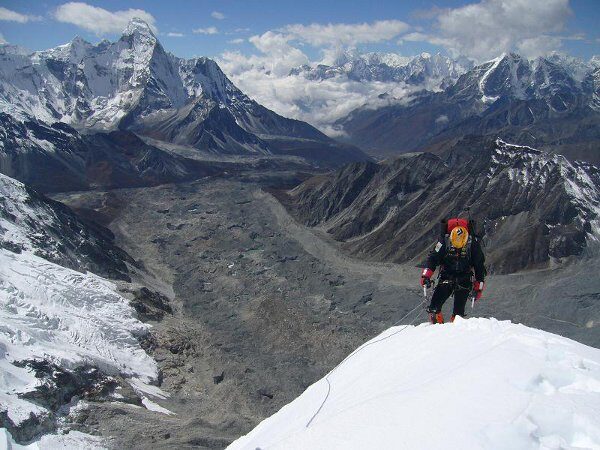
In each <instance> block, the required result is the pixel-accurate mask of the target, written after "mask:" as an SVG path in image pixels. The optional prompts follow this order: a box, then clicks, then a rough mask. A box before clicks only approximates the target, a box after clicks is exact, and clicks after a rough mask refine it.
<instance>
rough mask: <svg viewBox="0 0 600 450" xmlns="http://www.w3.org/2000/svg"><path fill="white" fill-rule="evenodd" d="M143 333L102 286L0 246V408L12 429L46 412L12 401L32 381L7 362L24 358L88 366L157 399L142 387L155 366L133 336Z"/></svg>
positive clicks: (119, 299)
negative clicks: (132, 383)
mask: <svg viewBox="0 0 600 450" xmlns="http://www.w3.org/2000/svg"><path fill="white" fill-rule="evenodd" d="M146 328H147V325H145V324H143V323H141V322H139V321H138V320H137V318H136V317H135V311H134V310H133V308H131V307H130V306H129V304H128V301H127V300H126V299H125V298H123V297H121V296H120V295H118V294H117V293H116V292H115V286H114V285H113V284H112V283H110V282H109V281H107V280H105V279H103V278H100V277H98V276H96V275H93V274H90V273H88V274H82V273H79V272H76V271H73V270H70V269H66V268H64V267H61V266H59V265H56V264H53V263H50V262H48V261H46V260H44V259H42V258H39V257H37V256H35V255H32V254H31V253H26V252H24V253H22V254H16V253H12V252H9V251H7V250H4V249H0V410H6V411H8V416H9V418H10V419H11V420H12V421H13V422H14V423H15V424H19V423H21V422H22V421H23V420H25V419H27V418H28V417H29V415H30V413H33V414H35V415H40V414H42V415H43V414H44V413H45V410H44V409H43V408H41V407H40V406H36V405H34V404H33V403H30V402H28V401H26V400H24V399H20V398H19V397H18V394H19V393H22V392H27V391H30V390H33V389H34V388H35V387H36V386H37V384H38V383H39V380H38V379H36V378H35V377H34V375H33V373H31V372H29V371H28V370H27V369H25V368H19V367H16V366H15V365H13V364H12V363H13V362H17V361H22V360H28V359H44V360H48V361H51V362H53V363H55V364H57V365H59V366H61V367H64V368H74V367H77V366H80V365H83V364H89V365H93V366H96V367H98V368H100V369H101V370H103V371H104V372H105V373H107V374H109V375H118V374H121V375H124V376H126V377H130V378H131V379H132V380H135V388H136V390H143V389H144V386H147V387H146V388H145V390H146V391H149V393H150V394H156V392H155V391H157V390H158V388H156V387H154V386H149V385H148V383H150V382H151V381H152V380H154V379H156V376H157V367H156V363H155V361H154V360H153V359H152V358H150V357H149V356H148V355H147V354H146V353H145V352H144V350H143V349H142V348H141V347H140V345H139V343H138V341H137V339H136V337H135V335H136V334H139V333H143V332H144V331H145V330H146ZM158 391H159V390H158ZM159 393H160V392H159ZM4 432H5V433H6V431H5V430H4ZM0 440H1V439H0ZM7 442H8V441H7ZM0 448H2V445H1V444H0ZM15 448H18V447H15ZM43 448H48V447H47V446H45V445H44V446H43Z"/></svg>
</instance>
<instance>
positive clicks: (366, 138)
mask: <svg viewBox="0 0 600 450" xmlns="http://www.w3.org/2000/svg"><path fill="white" fill-rule="evenodd" d="M571 63H572V61H570V60H567V59H564V58H560V57H558V56H556V55H555V56H554V57H549V58H538V59H537V60H535V61H528V60H526V59H524V58H522V57H521V56H519V55H516V54H508V55H503V56H502V57H499V58H496V59H495V60H492V61H489V62H487V63H484V64H482V65H480V66H477V67H475V68H473V69H471V70H470V71H468V72H467V73H465V74H463V75H461V76H460V77H459V78H458V80H457V81H456V82H455V83H454V84H452V85H451V86H449V87H447V88H446V89H445V90H444V91H443V92H437V93H431V92H421V93H418V94H416V95H415V96H414V97H413V98H412V99H411V100H410V101H407V102H395V103H394V102H390V105H389V106H385V107H382V108H379V109H373V108H362V109H361V108H359V109H357V110H355V111H353V112H352V113H351V114H350V115H349V116H348V117H346V118H345V119H342V120H341V121H339V122H338V125H339V126H341V127H343V129H344V130H345V131H346V132H347V133H348V134H349V136H350V139H349V141H350V142H352V143H354V144H356V145H359V146H361V147H362V148H364V149H367V150H369V151H370V152H371V153H373V154H383V155H397V154H398V153H404V152H410V151H414V150H423V149H429V150H435V151H441V150H444V149H448V148H450V147H451V146H452V145H454V144H455V143H456V141H457V140H458V139H460V138H462V137H464V136H467V135H471V134H476V135H483V136H490V137H496V136H500V137H501V138H503V139H505V140H508V141H510V142H515V143H519V144H521V145H529V146H533V147H535V148H539V149H542V150H547V151H552V152H556V153H560V154H564V155H565V156H567V157H569V158H571V159H582V160H587V161H590V162H594V163H597V162H600V153H598V151H597V145H596V144H597V142H598V141H599V140H600V132H599V131H598V130H599V129H600V127H599V126H598V124H600V109H599V108H598V68H596V67H593V66H591V65H585V64H583V63H582V64H581V65H579V66H576V67H573V64H571Z"/></svg>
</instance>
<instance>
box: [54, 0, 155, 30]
mask: <svg viewBox="0 0 600 450" xmlns="http://www.w3.org/2000/svg"><path fill="white" fill-rule="evenodd" d="M136 17H137V18H139V19H142V20H144V21H145V22H146V23H147V24H148V25H149V26H150V28H151V29H152V30H153V31H154V32H155V33H156V32H157V29H156V20H155V19H154V17H153V16H152V14H150V13H148V12H146V11H144V10H142V9H126V10H121V11H114V12H111V11H108V10H106V9H104V8H99V7H97V6H91V5H88V4H87V3H83V2H69V3H64V4H62V5H60V6H59V7H58V8H56V10H55V11H54V18H55V19H56V20H58V21H59V22H65V23H71V24H73V25H77V26H78V27H80V28H83V29H84V30H88V31H91V32H93V33H96V34H97V35H102V34H106V33H120V32H121V31H123V30H124V29H125V28H126V27H127V24H128V23H129V21H130V20H131V19H133V18H136Z"/></svg>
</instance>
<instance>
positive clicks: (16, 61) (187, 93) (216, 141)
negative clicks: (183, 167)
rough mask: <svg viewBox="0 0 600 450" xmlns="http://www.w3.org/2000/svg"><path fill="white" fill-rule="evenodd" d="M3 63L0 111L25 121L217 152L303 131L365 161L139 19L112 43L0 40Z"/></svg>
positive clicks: (253, 150)
mask: <svg viewBox="0 0 600 450" xmlns="http://www.w3.org/2000/svg"><path fill="white" fill-rule="evenodd" d="M0 61H1V63H2V64H1V68H0V111H3V112H7V113H8V114H10V115H12V116H14V117H17V118H19V120H21V121H22V120H27V118H28V117H35V118H37V119H38V120H39V121H43V122H46V123H48V124H50V123H54V122H57V121H60V122H64V123H67V124H70V125H71V126H72V127H74V128H76V129H78V130H83V131H84V132H85V133H92V132H100V131H102V132H106V131H114V130H117V129H120V130H131V131H135V132H136V133H138V134H144V135H148V136H151V137H154V138H157V139H161V140H166V141H168V142H172V143H177V144H185V145H191V146H194V147H196V148H198V149H201V150H203V151H207V152H212V153H218V154H249V155H252V154H259V155H269V154H278V153H284V154H288V153H290V152H289V147H286V146H285V145H282V143H281V142H280V141H281V140H282V139H283V140H286V139H288V140H292V141H294V140H296V139H303V140H306V142H307V144H308V145H309V146H312V147H315V146H316V147H319V149H320V153H323V154H324V157H325V159H329V160H331V159H335V160H336V163H337V164H340V163H345V162H349V161H355V160H364V159H366V156H365V155H364V154H363V153H362V152H361V151H360V150H358V149H357V148H352V147H349V146H347V145H346V146H339V145H337V143H336V141H334V140H332V139H330V138H328V137H327V136H325V135H324V134H323V133H321V132H320V131H318V130H317V129H316V128H314V127H312V126H311V125H309V124H307V123H304V122H300V121H297V120H291V119H287V118H285V117H282V116H279V115H278V114H276V113H274V112H273V111H270V110H268V109H267V108H265V107H263V106H261V105H259V104H258V103H257V102H255V101H254V100H251V99H250V98H249V97H248V96H246V95H245V94H244V93H242V92H241V91H240V90H239V89H237V88H236V87H235V86H234V85H233V83H232V82H231V81H230V80H229V79H228V78H227V77H226V76H225V75H224V74H223V72H222V71H221V69H220V68H219V66H218V65H217V63H215V62H214V61H212V60H210V59H208V58H194V59H190V60H186V59H181V58H177V57H175V56H173V55H172V54H170V53H167V52H166V51H165V49H164V48H163V47H162V45H161V44H160V42H159V41H158V39H157V38H156V36H155V35H154V33H153V32H152V30H151V29H150V27H149V26H148V25H147V24H146V23H145V22H143V21H141V20H139V19H133V20H132V21H131V22H130V23H129V25H128V27H127V29H126V30H125V31H124V32H123V35H122V36H121V37H120V39H119V40H117V41H116V42H109V41H106V40H104V41H102V42H100V43H99V44H97V45H92V44H89V43H88V42H85V41H84V40H83V39H81V38H75V39H74V40H73V41H72V42H70V43H68V44H66V45H62V46H59V47H56V48H54V49H50V50H46V51H41V52H35V53H32V54H26V53H23V52H21V51H18V50H17V49H15V48H14V47H11V46H6V45H5V46H0ZM269 138H277V140H276V141H268V139H269ZM292 153H293V152H292ZM312 156H316V159H315V161H316V162H318V161H319V160H320V158H319V156H320V155H319V154H317V155H312Z"/></svg>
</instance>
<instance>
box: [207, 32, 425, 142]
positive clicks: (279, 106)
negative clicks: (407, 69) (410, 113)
mask: <svg viewBox="0 0 600 450" xmlns="http://www.w3.org/2000/svg"><path fill="white" fill-rule="evenodd" d="M265 41H266V39H263V40H262V41H261V42H260V43H259V45H261V48H263V49H264V50H266V51H268V52H274V51H275V52H281V51H282V48H284V49H285V48H286V47H285V45H283V44H282V45H280V46H277V45H275V44H273V42H268V43H267V42H265ZM287 50H289V49H287ZM287 50H286V51H287ZM294 50H297V49H294ZM268 55H273V53H269V54H268ZM288 58H289V56H288ZM304 58H306V57H305V56H304V57H303V59H302V61H304V62H308V61H307V59H304ZM217 62H218V63H219V66H220V67H221V68H222V69H223V71H224V72H225V73H226V74H227V76H228V77H229V78H230V79H231V80H232V81H233V82H234V83H235V84H236V85H237V86H238V87H239V88H240V89H241V90H242V91H243V92H245V93H246V94H248V95H249V96H250V97H252V98H254V99H256V100H257V101H258V102H260V103H261V104H263V105H264V106H266V107H267V108H270V109H272V110H274V111H275V112H277V113H278V114H281V115H283V116H285V117H291V118H294V119H299V120H303V121H306V122H308V123H311V124H312V125H314V126H316V127H318V128H319V129H321V130H322V131H323V132H325V133H327V134H329V135H330V136H337V135H339V134H340V130H338V129H336V128H335V127H333V126H332V124H333V122H335V121H336V120H337V119H340V118H342V117H345V116H346V115H348V114H349V113H350V112H351V111H352V110H354V109H356V108H358V107H360V106H362V105H364V104H366V103H369V104H371V105H375V104H379V103H380V102H382V101H383V102H386V103H389V102H390V101H393V102H396V101H398V100H397V98H406V97H407V95H408V94H409V93H410V92H412V91H413V90H416V89H417V88H416V87H412V86H410V87H409V86H407V85H404V84H401V83H381V82H369V83H367V82H357V81H352V80H349V79H348V78H347V77H345V76H341V77H336V78H330V79H327V80H323V81H315V80H308V79H306V78H304V77H303V76H302V75H294V76H289V69H290V67H289V66H291V67H296V66H298V65H299V64H297V62H300V61H296V64H295V65H294V64H287V63H282V60H281V56H280V58H275V57H273V56H257V55H251V56H244V55H242V54H241V53H240V52H226V53H224V54H223V55H221V57H220V58H219V59H218V61H217ZM383 92H388V93H389V94H390V95H391V97H392V99H391V100H389V99H386V100H380V99H378V96H379V95H380V94H381V93H383Z"/></svg>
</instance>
